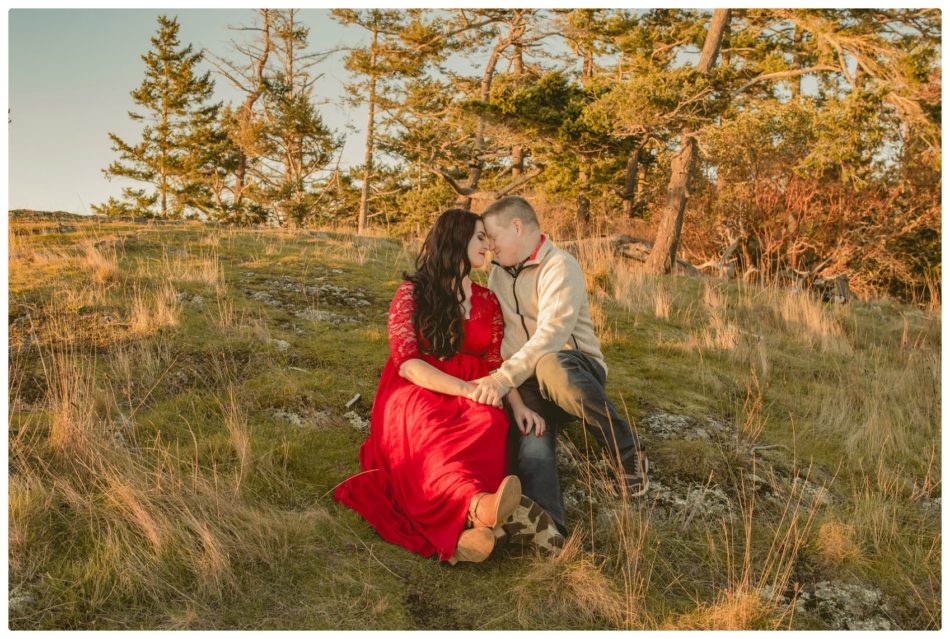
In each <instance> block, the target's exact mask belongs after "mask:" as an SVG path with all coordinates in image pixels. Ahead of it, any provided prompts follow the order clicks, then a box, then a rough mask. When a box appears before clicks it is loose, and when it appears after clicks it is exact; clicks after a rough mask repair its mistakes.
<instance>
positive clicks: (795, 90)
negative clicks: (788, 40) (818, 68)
mask: <svg viewBox="0 0 950 639" xmlns="http://www.w3.org/2000/svg"><path fill="white" fill-rule="evenodd" d="M801 47H802V29H801V27H799V26H797V25H796V26H795V35H793V36H792V60H793V63H794V67H795V68H796V69H801V68H802V62H801ZM802 77H803V76H798V77H797V78H792V81H791V83H790V84H791V86H790V89H791V91H792V99H793V100H797V99H798V96H799V95H800V94H801V92H802Z"/></svg>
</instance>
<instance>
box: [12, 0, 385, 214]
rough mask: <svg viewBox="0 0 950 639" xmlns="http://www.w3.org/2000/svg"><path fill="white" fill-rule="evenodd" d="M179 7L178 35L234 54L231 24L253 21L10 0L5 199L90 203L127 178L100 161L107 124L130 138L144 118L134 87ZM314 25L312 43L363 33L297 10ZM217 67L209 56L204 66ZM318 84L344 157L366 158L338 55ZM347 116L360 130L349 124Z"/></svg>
mask: <svg viewBox="0 0 950 639" xmlns="http://www.w3.org/2000/svg"><path fill="white" fill-rule="evenodd" d="M163 13H164V14H168V15H177V16H178V22H179V24H180V25H181V31H180V32H179V38H180V40H181V42H182V44H183V45H184V44H188V43H190V44H192V45H194V47H195V49H200V48H206V49H208V50H209V51H211V52H213V53H215V54H218V55H221V56H228V55H230V44H229V41H230V40H231V39H232V38H235V37H237V38H238V39H240V34H235V33H234V32H232V31H229V30H228V29H227V26H228V25H239V24H250V23H251V22H252V21H253V19H254V11H253V10H252V9H226V10H224V9H222V10H215V9H202V10H174V9H163V10H157V11H156V10H150V9H128V10H124V9H98V10H93V9H78V10H69V9H38V10H34V9H14V10H11V11H10V13H9V14H8V15H9V30H10V33H9V46H10V49H9V56H10V57H9V91H10V94H9V95H10V98H9V99H10V114H9V119H10V120H11V123H10V124H9V125H8V127H9V133H10V141H9V143H10V147H9V152H10V157H9V160H10V173H9V175H10V196H9V197H10V199H9V202H8V204H9V208H11V209H16V208H31V209H39V210H64V211H71V212H76V213H88V212H91V211H90V210H89V205H90V204H98V203H100V202H103V201H105V200H106V199H108V197H109V196H110V195H115V196H118V195H119V194H120V192H121V189H122V187H123V186H126V185H129V184H132V183H131V182H127V181H122V180H119V179H113V180H112V181H111V182H109V181H108V180H107V179H106V178H105V176H104V175H103V174H102V171H101V170H102V169H103V168H105V167H106V166H107V165H108V164H109V162H111V161H112V160H113V159H115V153H113V152H112V150H111V142H110V141H109V138H108V135H107V133H108V132H113V133H116V134H117V135H118V136H119V137H121V138H122V139H124V140H126V141H129V142H134V141H136V140H137V139H138V135H139V130H140V129H139V127H138V125H136V124H135V123H133V122H132V121H131V120H129V118H128V115H127V113H128V111H129V110H131V109H133V108H134V106H135V105H134V104H133V103H132V98H131V97H130V95H129V92H130V91H131V90H132V89H133V88H135V87H137V86H138V85H139V84H140V83H141V81H142V76H143V72H144V69H145V63H144V62H143V61H142V59H141V58H140V56H141V55H142V54H143V53H145V52H146V51H148V49H149V47H150V43H149V38H150V37H152V36H153V35H154V34H155V32H156V30H157V21H156V18H157V16H158V15H160V14H163ZM300 15H301V18H302V19H303V21H304V23H305V24H306V25H307V26H309V27H310V45H311V50H314V51H321V50H326V49H330V48H333V47H336V46H340V45H342V44H344V43H346V44H347V45H349V46H352V45H353V44H356V43H359V42H362V40H363V34H362V33H361V29H359V28H356V27H344V26H342V25H340V24H338V23H337V22H336V21H335V20H333V19H332V18H330V15H329V10H323V9H309V10H303V11H301V14H300ZM207 68H208V69H211V67H210V65H208V66H207ZM319 70H320V72H322V73H324V74H325V75H324V76H323V78H321V79H320V80H318V82H317V84H316V86H315V95H314V98H315V100H323V99H327V98H329V99H331V100H332V101H333V102H334V104H326V105H323V106H320V107H319V109H320V111H321V114H322V115H323V117H324V120H325V121H326V122H327V123H328V124H329V125H330V126H331V127H332V128H334V129H336V130H337V131H338V132H340V133H345V135H346V146H345V147H344V150H343V163H344V164H356V163H360V162H361V161H362V149H361V147H362V145H363V143H364V141H365V132H364V131H363V129H364V127H365V120H366V111H365V108H362V109H360V108H352V107H351V108H346V107H341V106H338V105H336V104H335V103H336V98H337V97H338V96H339V95H340V94H341V93H342V83H343V82H344V81H346V80H347V72H346V71H345V70H344V69H343V62H342V55H336V56H334V57H333V58H331V59H330V60H328V61H326V62H325V63H323V64H321V65H320V69H319ZM215 90H216V93H217V97H218V98H219V99H224V100H228V101H230V100H234V99H236V98H237V93H236V92H235V91H234V90H233V89H232V88H231V87H230V86H229V83H228V81H227V80H226V79H225V78H222V77H220V75H217V74H216V75H215ZM348 123H351V124H353V125H355V126H356V128H357V130H356V131H351V130H346V131H345V130H344V127H345V126H346V125H347V124H348Z"/></svg>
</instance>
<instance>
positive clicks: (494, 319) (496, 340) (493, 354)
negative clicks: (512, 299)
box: [485, 291, 505, 370]
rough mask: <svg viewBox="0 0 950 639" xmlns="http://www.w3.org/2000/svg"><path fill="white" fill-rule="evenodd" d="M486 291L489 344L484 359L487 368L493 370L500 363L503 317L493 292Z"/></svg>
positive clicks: (503, 326) (503, 331) (503, 334)
mask: <svg viewBox="0 0 950 639" xmlns="http://www.w3.org/2000/svg"><path fill="white" fill-rule="evenodd" d="M486 293H488V299H489V300H490V302H491V344H490V345H489V346H488V353H486V354H485V361H486V362H488V368H489V370H495V369H496V368H498V367H500V366H501V363H502V359H501V340H502V339H504V337H505V318H504V316H503V315H502V314H501V306H500V305H499V304H498V298H497V297H495V294H494V293H492V292H491V291H486Z"/></svg>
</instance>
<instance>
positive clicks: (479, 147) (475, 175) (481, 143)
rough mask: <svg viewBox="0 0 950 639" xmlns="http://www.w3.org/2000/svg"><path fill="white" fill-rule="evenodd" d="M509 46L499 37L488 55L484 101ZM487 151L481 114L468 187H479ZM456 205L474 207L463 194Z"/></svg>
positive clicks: (470, 200) (483, 76)
mask: <svg viewBox="0 0 950 639" xmlns="http://www.w3.org/2000/svg"><path fill="white" fill-rule="evenodd" d="M506 46H507V42H505V41H504V40H501V38H500V37H499V41H498V44H496V45H495V48H494V49H492V52H491V55H490V56H489V57H488V64H486V65H485V72H484V73H483V74H482V86H481V93H480V98H481V101H482V102H488V100H489V98H490V97H491V83H492V79H493V78H494V77H495V66H496V65H497V64H498V57H499V56H500V55H501V52H502V51H504V49H505V47H506ZM484 151H485V118H484V117H482V116H481V115H479V116H478V129H477V130H476V133H475V156H476V157H474V158H472V161H471V163H470V165H469V173H468V188H470V189H473V190H474V189H477V188H478V180H479V179H481V177H482V160H481V158H480V157H478V156H480V155H481V154H482V153H483V152H484ZM455 203H456V205H457V206H460V207H461V208H463V209H466V210H469V209H471V208H472V198H471V197H468V196H465V195H462V196H459V198H458V200H456V202H455Z"/></svg>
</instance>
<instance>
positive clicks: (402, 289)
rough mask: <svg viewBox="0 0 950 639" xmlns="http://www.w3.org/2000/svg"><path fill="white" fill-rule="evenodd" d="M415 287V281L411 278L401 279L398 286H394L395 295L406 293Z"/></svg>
mask: <svg viewBox="0 0 950 639" xmlns="http://www.w3.org/2000/svg"><path fill="white" fill-rule="evenodd" d="M415 288H416V284H415V282H413V281H412V280H403V281H402V283H401V284H399V286H397V287H396V293H395V296H397V297H398V296H400V295H406V294H409V293H412V292H413V291H414V290H415Z"/></svg>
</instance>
